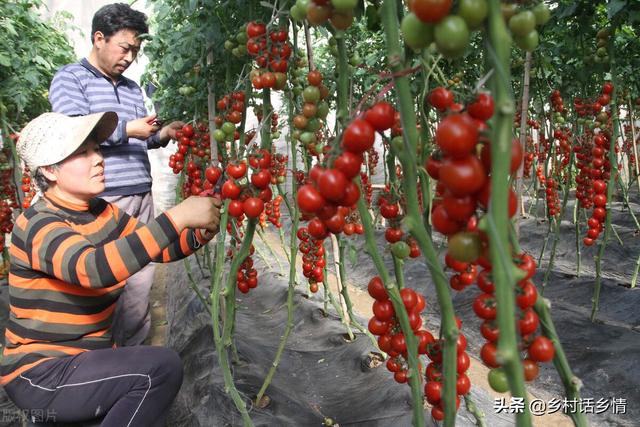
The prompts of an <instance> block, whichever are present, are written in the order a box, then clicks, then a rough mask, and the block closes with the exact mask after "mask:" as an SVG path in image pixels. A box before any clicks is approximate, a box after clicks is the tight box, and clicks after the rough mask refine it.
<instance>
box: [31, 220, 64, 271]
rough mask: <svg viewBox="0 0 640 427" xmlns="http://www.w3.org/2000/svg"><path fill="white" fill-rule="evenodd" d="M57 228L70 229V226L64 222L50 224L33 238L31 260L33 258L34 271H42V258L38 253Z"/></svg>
mask: <svg viewBox="0 0 640 427" xmlns="http://www.w3.org/2000/svg"><path fill="white" fill-rule="evenodd" d="M57 228H68V226H67V225H66V224H64V223H62V222H52V223H50V224H47V225H45V226H44V227H42V228H41V229H39V230H38V231H37V232H36V234H35V236H33V240H32V241H31V244H32V247H31V258H32V264H31V265H32V267H33V269H34V270H39V271H41V267H40V257H39V256H38V252H39V251H40V248H41V247H42V245H43V243H45V242H46V239H47V236H48V235H49V233H51V232H52V231H53V230H55V229H57Z"/></svg>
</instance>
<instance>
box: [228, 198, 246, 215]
mask: <svg viewBox="0 0 640 427" xmlns="http://www.w3.org/2000/svg"><path fill="white" fill-rule="evenodd" d="M242 214H244V209H243V208H242V202H241V201H240V200H232V201H231V202H229V215H231V216H232V217H235V218H238V217H239V216H240V215H242Z"/></svg>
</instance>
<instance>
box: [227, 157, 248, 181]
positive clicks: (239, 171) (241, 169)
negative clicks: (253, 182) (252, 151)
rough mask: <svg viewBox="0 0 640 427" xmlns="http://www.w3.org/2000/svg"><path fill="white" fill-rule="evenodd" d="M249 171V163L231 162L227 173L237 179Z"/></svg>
mask: <svg viewBox="0 0 640 427" xmlns="http://www.w3.org/2000/svg"><path fill="white" fill-rule="evenodd" d="M246 173H247V164H246V163H245V162H244V161H242V162H240V163H238V164H233V163H229V164H228V165H227V174H229V176H230V177H232V178H235V179H240V178H242V177H243V176H244V175H245V174H246Z"/></svg>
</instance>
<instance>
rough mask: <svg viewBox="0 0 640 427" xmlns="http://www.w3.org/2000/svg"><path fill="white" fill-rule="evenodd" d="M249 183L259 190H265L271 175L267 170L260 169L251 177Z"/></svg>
mask: <svg viewBox="0 0 640 427" xmlns="http://www.w3.org/2000/svg"><path fill="white" fill-rule="evenodd" d="M251 183H252V184H253V185H255V186H256V188H259V189H261V190H263V189H265V188H267V187H268V186H269V183H271V173H270V172H269V170H268V169H261V170H260V171H259V172H257V173H254V174H253V175H251Z"/></svg>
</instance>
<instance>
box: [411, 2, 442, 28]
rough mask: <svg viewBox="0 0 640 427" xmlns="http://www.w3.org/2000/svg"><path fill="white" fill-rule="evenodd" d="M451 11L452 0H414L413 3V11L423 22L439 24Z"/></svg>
mask: <svg viewBox="0 0 640 427" xmlns="http://www.w3.org/2000/svg"><path fill="white" fill-rule="evenodd" d="M450 10H451V0H413V2H412V3H411V11H412V12H413V13H415V14H416V16H417V17H418V18H420V20H421V21H423V22H431V23H435V22H438V21H440V20H441V19H442V18H444V17H445V16H447V15H448V14H449V11H450Z"/></svg>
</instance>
